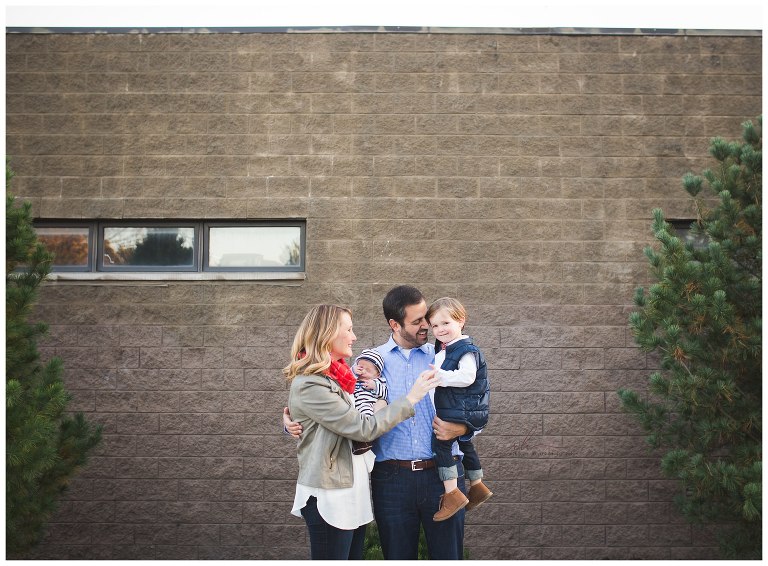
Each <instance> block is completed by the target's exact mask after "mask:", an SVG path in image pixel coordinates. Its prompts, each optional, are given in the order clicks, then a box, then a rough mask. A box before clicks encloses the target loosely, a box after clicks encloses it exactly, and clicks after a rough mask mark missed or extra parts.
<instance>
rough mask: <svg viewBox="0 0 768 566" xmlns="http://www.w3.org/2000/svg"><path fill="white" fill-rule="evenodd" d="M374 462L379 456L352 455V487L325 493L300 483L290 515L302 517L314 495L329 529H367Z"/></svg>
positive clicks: (369, 454)
mask: <svg viewBox="0 0 768 566" xmlns="http://www.w3.org/2000/svg"><path fill="white" fill-rule="evenodd" d="M347 446H349V444H347ZM350 450H351V448H350ZM375 461H376V456H375V455H374V453H373V451H372V450H369V451H368V452H366V453H365V454H358V455H355V454H353V455H352V476H353V483H352V487H344V488H339V489H324V488H321V487H309V486H306V485H301V484H300V483H297V484H296V497H294V499H293V509H291V514H292V515H295V516H296V517H301V510H302V509H303V508H304V507H305V506H306V505H307V499H309V498H310V497H311V496H313V495H314V496H315V497H316V498H317V510H318V512H319V513H320V516H321V517H322V518H323V519H324V520H325V522H326V523H328V524H329V525H331V526H334V527H336V528H337V529H344V530H351V529H356V528H357V527H359V526H361V525H367V524H368V523H370V522H371V521H373V505H372V504H371V489H370V484H369V476H368V474H369V473H370V471H371V470H372V469H373V464H374V462H375Z"/></svg>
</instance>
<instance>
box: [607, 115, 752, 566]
mask: <svg viewBox="0 0 768 566" xmlns="http://www.w3.org/2000/svg"><path fill="white" fill-rule="evenodd" d="M756 122H757V125H754V124H753V123H752V122H746V123H744V124H743V142H741V143H740V142H727V141H725V140H723V139H721V138H715V139H713V140H712V142H711V145H710V153H711V154H712V156H713V157H714V158H715V159H716V160H717V162H718V165H717V167H716V168H714V169H713V170H706V171H704V172H703V173H702V176H701V177H699V176H695V175H692V174H690V173H689V174H687V175H686V176H685V177H684V178H683V186H684V187H685V189H686V190H687V192H688V193H689V194H690V195H691V196H692V197H693V198H694V199H695V203H696V206H697V210H698V219H697V221H696V222H694V224H693V225H692V227H691V230H692V232H693V233H694V234H698V235H700V236H704V237H705V239H706V241H707V244H706V245H705V246H694V245H693V244H691V243H684V242H683V241H681V240H680V238H678V237H676V236H675V234H674V231H673V230H672V228H671V227H670V225H669V224H668V223H667V222H666V221H665V219H664V215H663V213H662V211H661V210H658V209H656V210H654V211H653V216H654V221H653V232H654V236H655V238H656V240H658V246H657V248H658V249H654V248H652V247H648V248H646V249H645V254H646V256H647V257H648V260H649V262H650V266H651V271H652V273H653V275H654V277H655V279H657V282H656V283H654V284H652V285H651V286H650V287H649V289H648V290H647V291H645V290H644V289H642V288H641V289H638V290H637V293H636V295H635V304H636V305H637V307H638V309H637V310H636V311H635V312H633V313H632V314H631V315H630V326H631V329H632V332H633V334H634V337H635V341H636V343H637V344H638V345H639V346H640V347H641V348H642V349H643V350H644V351H647V352H655V353H656V354H657V355H658V357H659V359H660V370H659V371H656V372H654V373H653V374H652V375H651V376H650V378H649V394H648V395H647V396H645V395H640V394H638V393H637V392H634V391H628V390H620V391H619V396H620V397H621V401H622V404H623V407H624V409H625V410H627V411H629V412H630V413H632V414H634V415H635V416H636V417H637V419H638V420H639V422H640V423H641V425H642V426H643V428H644V429H645V430H646V431H647V432H648V433H649V435H648V438H647V440H648V442H649V444H650V445H651V446H652V447H654V448H660V449H662V452H664V454H663V456H662V459H661V469H662V471H663V473H664V474H665V475H666V476H667V477H670V478H676V479H679V480H680V481H681V484H682V485H681V487H682V489H681V491H680V493H679V494H678V496H677V498H676V503H677V505H678V507H679V509H680V510H681V512H682V514H683V515H684V516H685V517H686V518H687V519H688V520H689V521H690V522H692V523H700V524H701V523H703V524H711V525H714V528H715V530H716V531H717V533H718V540H719V544H720V551H721V554H722V557H723V558H738V559H756V558H760V557H761V556H762V551H761V545H762V538H761V531H762V404H761V402H762V376H761V371H762V365H761V355H762V294H761V293H762V248H761V246H762V224H761V222H762V117H759V118H758V119H757V120H756ZM705 188H706V189H708V190H709V191H711V192H712V193H714V197H710V198H708V199H704V198H702V197H701V195H702V194H705V193H702V190H703V189H705ZM707 206H711V208H707Z"/></svg>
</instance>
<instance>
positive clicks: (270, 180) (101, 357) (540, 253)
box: [6, 33, 762, 560]
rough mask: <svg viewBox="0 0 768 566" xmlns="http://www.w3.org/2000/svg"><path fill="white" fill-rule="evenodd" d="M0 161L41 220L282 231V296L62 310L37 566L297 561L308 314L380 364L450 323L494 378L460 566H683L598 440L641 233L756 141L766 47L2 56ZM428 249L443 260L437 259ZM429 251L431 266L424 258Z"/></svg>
mask: <svg viewBox="0 0 768 566" xmlns="http://www.w3.org/2000/svg"><path fill="white" fill-rule="evenodd" d="M6 45H7V58H6V88H7V106H6V109H7V116H6V129H7V130H6V131H7V134H6V143H7V150H6V151H7V154H8V155H9V156H10V157H11V164H12V166H13V168H14V169H15V171H16V173H17V177H16V179H15V181H14V185H13V187H14V189H13V190H14V191H15V192H16V193H17V194H18V196H20V197H21V198H24V199H28V200H30V201H31V202H32V203H33V205H34V211H35V214H36V215H37V216H38V217H41V218H68V219H80V218H86V219H87V218H184V217H195V218H201V219H203V218H233V219H234V218H256V219H258V218H264V219H269V218H305V219H306V221H307V271H306V275H307V277H306V280H305V281H303V282H301V284H294V283H292V284H290V285H282V284H280V283H271V284H264V283H249V282H216V283H213V282H199V283H195V282H172V281H169V282H164V283H161V284H151V285H141V284H126V283H120V284H114V283H110V282H104V283H93V284H85V285H83V284H77V285H74V284H67V283H56V284H50V285H47V286H46V287H45V288H44V289H43V292H42V297H41V301H40V305H39V309H38V316H39V318H41V319H43V320H46V321H47V322H49V323H50V324H51V332H50V334H49V336H48V337H47V338H46V339H45V341H44V343H43V344H42V346H43V351H44V353H45V355H46V356H50V355H58V356H61V357H62V358H63V360H64V365H65V368H66V370H65V371H66V373H65V380H66V384H67V387H68V388H69V390H70V391H71V392H72V393H73V395H74V402H73V407H72V408H73V409H77V410H81V411H84V412H85V413H87V415H88V417H89V418H90V419H91V420H92V421H94V422H99V423H102V424H103V425H104V441H103V443H102V444H101V446H100V447H99V448H98V451H97V452H96V454H95V455H94V456H93V458H92V459H91V461H90V463H89V465H88V466H87V467H86V468H85V469H84V470H83V471H82V473H81V474H80V475H79V476H78V477H77V479H75V480H74V481H73V482H72V485H71V486H70V490H69V492H68V493H67V495H66V496H65V498H64V501H63V503H62V505H61V508H60V510H59V512H58V513H57V515H56V516H55V517H54V519H53V521H52V522H51V524H50V528H49V531H48V535H47V538H46V540H45V542H44V544H43V545H42V547H41V548H40V549H39V550H38V552H37V557H38V558H41V559H45V558H55V559H69V560H77V559H221V558H224V559H243V560H244V559H250V560H253V559H303V558H307V557H308V541H307V535H306V531H305V528H304V525H303V522H302V521H301V520H300V519H297V518H295V517H292V516H291V515H290V514H289V511H290V507H291V503H292V499H293V485H294V481H295V480H294V478H295V476H296V472H297V465H296V460H295V457H294V444H293V442H292V441H291V440H290V439H289V438H287V437H285V436H284V435H283V434H282V432H281V424H280V413H281V410H282V407H283V405H284V403H285V402H286V399H287V389H286V386H285V383H284V382H283V380H282V377H281V372H280V368H281V367H282V366H283V365H285V364H286V362H287V356H288V350H289V347H290V343H291V340H292V336H293V333H294V332H295V329H296V327H297V325H298V323H299V322H300V320H301V318H302V317H303V315H304V314H305V312H306V311H307V309H308V308H309V306H310V305H312V304H316V303H318V302H338V303H342V304H345V305H348V306H350V307H351V308H352V309H353V310H354V319H355V329H356V332H357V334H358V337H359V340H358V342H357V345H356V348H357V349H358V350H359V349H362V348H363V347H369V346H373V345H376V344H378V343H381V342H383V341H385V340H386V339H387V335H388V333H387V329H386V326H385V323H384V320H383V318H382V314H381V306H380V304H381V298H382V297H383V295H384V293H385V292H386V291H387V290H388V289H389V288H390V287H392V286H394V285H396V284H400V283H412V284H416V285H418V286H419V287H420V288H421V289H422V290H423V291H424V293H425V294H426V295H427V297H428V298H429V299H435V298H437V297H440V296H444V295H451V296H455V297H457V298H459V299H460V300H462V301H463V302H464V303H465V304H466V306H467V308H468V312H469V328H468V330H469V332H470V333H471V334H473V335H474V336H475V337H476V338H477V342H478V343H479V345H480V346H481V347H482V348H483V349H484V350H485V352H486V355H487V359H488V364H489V367H490V369H491V382H492V390H493V395H492V412H493V414H492V417H491V421H490V424H489V426H488V428H487V430H486V431H485V432H484V433H483V434H482V436H481V437H480V438H479V439H478V447H479V450H480V454H481V457H482V458H483V461H484V467H485V469H486V475H487V482H488V484H489V485H490V486H491V488H492V489H493V491H494V492H495V497H494V499H493V500H492V501H491V502H489V503H488V504H487V505H486V506H484V507H483V508H482V510H481V511H479V512H475V513H470V514H469V515H468V518H467V530H466V545H467V547H468V549H469V553H470V557H471V558H476V559H581V560H586V559H654V560H661V559H666V560H668V559H703V558H712V557H714V556H715V551H714V539H713V537H712V536H711V532H709V531H707V530H706V529H700V528H696V527H690V526H688V525H687V524H686V523H685V522H684V521H682V520H681V518H680V516H679V515H678V514H677V513H676V512H675V510H674V507H673V505H672V503H671V501H672V497H673V496H674V493H675V491H676V490H677V489H678V487H677V486H676V484H675V483H674V482H670V481H669V480H668V479H666V478H664V477H663V476H662V475H661V472H660V470H659V466H658V455H657V454H651V453H649V452H648V450H647V449H646V447H645V444H644V441H643V438H642V433H641V431H640V429H639V427H638V426H637V425H636V423H634V422H633V421H632V419H631V418H629V417H627V416H626V415H623V414H621V410H620V406H619V403H618V402H617V398H616V390H617V389H618V388H619V387H625V386H629V387H634V388H639V389H642V388H643V387H644V384H645V380H646V378H647V375H648V373H649V372H650V369H651V368H652V367H655V366H654V364H655V362H654V360H653V359H651V357H649V356H646V355H644V354H643V353H641V352H640V351H639V350H638V349H637V348H636V347H635V346H634V344H633V341H632V336H631V334H630V332H629V331H628V328H627V316H628V313H629V312H630V311H631V308H632V294H633V290H634V288H635V287H636V286H638V285H643V284H647V283H648V274H647V269H646V264H645V259H644V257H643V255H642V248H643V246H644V245H646V244H647V243H649V242H650V241H651V235H650V230H649V226H650V221H651V209H652V208H653V207H656V206H661V207H663V208H664V209H665V210H666V211H667V212H668V215H669V216H678V217H686V216H688V215H690V214H691V211H692V208H691V204H690V202H689V200H688V198H687V195H686V194H685V193H684V191H683V190H682V188H681V181H680V179H681V177H682V175H683V174H684V173H686V172H687V171H694V172H699V171H700V170H701V169H703V168H704V167H707V166H709V165H710V164H711V160H710V159H709V158H708V154H707V148H708V140H709V138H711V137H713V136H716V135H720V136H724V137H727V138H737V137H738V136H739V135H740V131H741V130H740V124H741V122H743V121H744V120H746V119H751V118H753V117H754V116H755V115H757V114H759V113H760V112H761V104H762V98H761V79H762V76H761V48H762V39H761V37H760V36H745V37H741V36H735V35H733V34H731V35H728V34H723V35H714V34H713V35H704V36H697V35H685V34H676V35H669V36H664V35H654V36H647V35H642V34H641V33H637V34H631V35H609V34H606V35H600V34H597V35H580V34H573V35H568V34H563V35H557V34H552V35H534V34H524V33H523V34H520V33H517V34H509V35H505V34H487V35H485V34H482V33H467V34H455V33H449V34H439V33H432V34H430V33H413V34H408V33H261V34H259V33H245V34H217V33H213V34H208V33H201V34H179V33H174V34H138V33H136V34H123V35H121V34H87V33H86V34H13V33H12V34H7V35H6ZM446 244H447V246H446ZM441 246H442V247H443V248H445V247H447V248H448V249H450V252H449V254H448V255H446V256H444V257H441V256H440V252H439V250H440V249H441Z"/></svg>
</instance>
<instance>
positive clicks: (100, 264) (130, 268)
mask: <svg viewBox="0 0 768 566" xmlns="http://www.w3.org/2000/svg"><path fill="white" fill-rule="evenodd" d="M121 226H122V227H125V228H192V233H193V243H192V265H191V266H172V265H116V266H105V264H104V245H105V243H106V238H105V236H104V232H105V230H106V229H107V228H113V227H121ZM96 230H97V232H96V234H97V236H96V240H97V241H96V247H97V250H96V266H95V269H94V271H95V272H99V273H123V272H131V273H133V272H136V273H142V272H169V273H197V272H199V271H201V265H200V250H199V248H200V247H201V246H202V240H201V239H200V227H199V226H196V225H195V223H194V222H190V221H181V222H173V221H150V222H133V221H125V220H120V221H115V222H109V221H99V222H98V223H97V226H96Z"/></svg>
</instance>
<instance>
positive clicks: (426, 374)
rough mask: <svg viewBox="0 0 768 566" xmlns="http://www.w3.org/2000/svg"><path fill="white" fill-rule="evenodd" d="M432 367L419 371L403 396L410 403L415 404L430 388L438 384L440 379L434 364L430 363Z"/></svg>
mask: <svg viewBox="0 0 768 566" xmlns="http://www.w3.org/2000/svg"><path fill="white" fill-rule="evenodd" d="M429 367H431V368H432V369H428V370H424V371H423V372H421V374H420V375H419V377H418V378H416V381H415V382H414V383H413V387H411V390H410V391H409V392H408V394H407V395H406V396H405V397H406V399H408V401H410V403H411V405H416V403H418V402H419V401H421V400H422V399H423V398H424V396H425V395H426V394H427V393H429V391H430V390H432V389H434V388H435V387H437V386H438V385H440V380H439V379H438V377H437V370H436V369H435V368H434V366H432V365H430V366H429Z"/></svg>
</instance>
